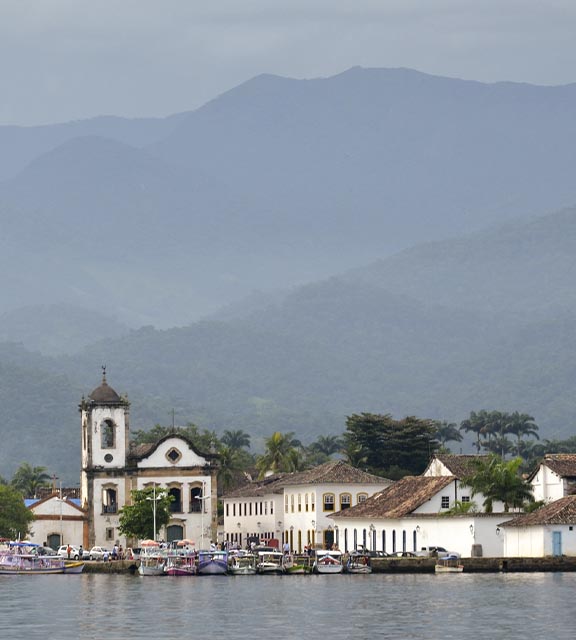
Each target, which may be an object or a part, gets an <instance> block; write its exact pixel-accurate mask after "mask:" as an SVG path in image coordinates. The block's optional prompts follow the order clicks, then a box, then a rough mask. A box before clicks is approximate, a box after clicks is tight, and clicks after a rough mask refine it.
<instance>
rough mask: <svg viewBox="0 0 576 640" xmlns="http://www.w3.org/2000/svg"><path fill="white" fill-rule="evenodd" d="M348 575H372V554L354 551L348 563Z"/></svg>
mask: <svg viewBox="0 0 576 640" xmlns="http://www.w3.org/2000/svg"><path fill="white" fill-rule="evenodd" d="M346 572H347V573H372V567H371V566H370V554H368V553H364V552H361V551H352V552H350V555H349V556H348V560H347V562H346Z"/></svg>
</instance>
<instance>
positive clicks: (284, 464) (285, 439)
mask: <svg viewBox="0 0 576 640" xmlns="http://www.w3.org/2000/svg"><path fill="white" fill-rule="evenodd" d="M264 444H265V445H266V450H265V452H264V454H263V455H261V456H260V457H258V459H257V460H256V468H257V469H258V471H259V472H260V477H263V476H264V474H265V473H266V472H267V471H272V472H274V473H277V472H279V471H294V468H295V466H299V461H298V449H299V448H301V447H302V444H301V443H300V441H299V440H297V439H296V438H294V432H292V431H290V432H288V433H280V432H279V431H276V432H274V433H273V434H272V435H271V436H270V437H269V438H266V440H265V441H264Z"/></svg>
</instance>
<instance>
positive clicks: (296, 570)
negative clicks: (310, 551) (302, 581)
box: [283, 553, 312, 575]
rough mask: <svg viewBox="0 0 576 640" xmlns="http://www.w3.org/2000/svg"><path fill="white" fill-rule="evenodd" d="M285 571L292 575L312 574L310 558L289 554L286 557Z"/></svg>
mask: <svg viewBox="0 0 576 640" xmlns="http://www.w3.org/2000/svg"><path fill="white" fill-rule="evenodd" d="M283 562H284V571H285V573H288V574H291V575H301V574H303V573H311V572H312V561H311V559H310V556H308V555H306V554H304V555H302V554H293V553H288V554H286V555H285V556H284V560H283Z"/></svg>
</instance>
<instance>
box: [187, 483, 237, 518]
mask: <svg viewBox="0 0 576 640" xmlns="http://www.w3.org/2000/svg"><path fill="white" fill-rule="evenodd" d="M203 505H204V500H202V487H198V486H197V487H190V505H189V512H190V513H202V507H203ZM232 509H233V512H234V515H236V505H233V506H232Z"/></svg>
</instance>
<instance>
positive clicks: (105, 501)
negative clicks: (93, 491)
mask: <svg viewBox="0 0 576 640" xmlns="http://www.w3.org/2000/svg"><path fill="white" fill-rule="evenodd" d="M117 489H118V488H117V487H116V485H111V486H107V487H104V488H103V491H102V513H116V512H117V511H118V491H117Z"/></svg>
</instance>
